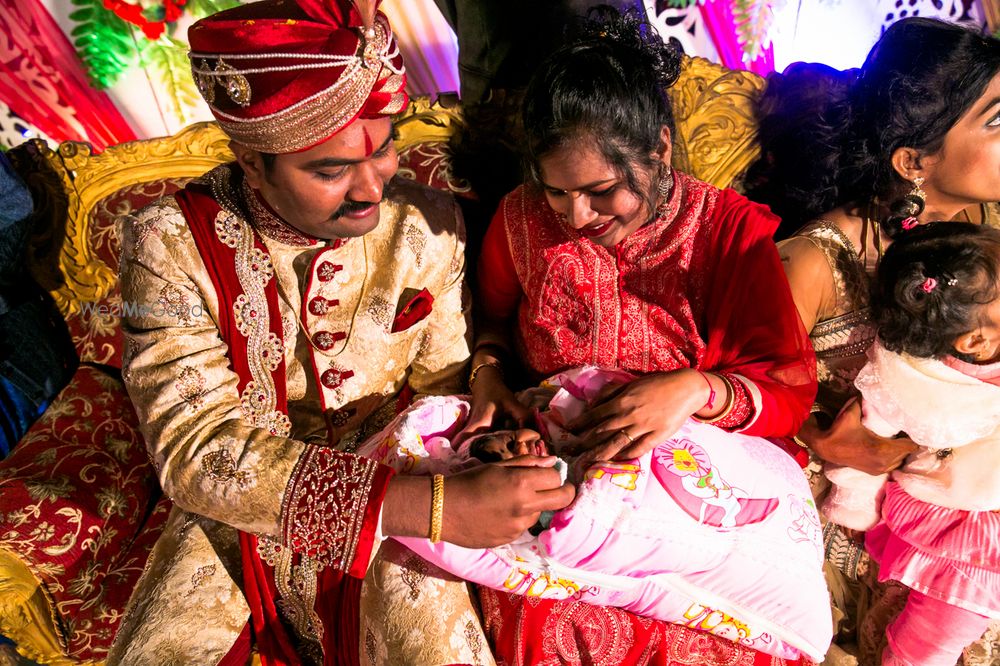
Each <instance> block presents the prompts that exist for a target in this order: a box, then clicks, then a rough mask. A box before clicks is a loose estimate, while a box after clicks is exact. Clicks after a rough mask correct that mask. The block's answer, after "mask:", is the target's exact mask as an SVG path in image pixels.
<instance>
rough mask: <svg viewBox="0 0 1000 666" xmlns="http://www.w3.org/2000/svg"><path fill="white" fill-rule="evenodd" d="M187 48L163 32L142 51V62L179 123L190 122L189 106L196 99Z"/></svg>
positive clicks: (197, 98) (185, 123) (192, 104)
mask: <svg viewBox="0 0 1000 666" xmlns="http://www.w3.org/2000/svg"><path fill="white" fill-rule="evenodd" d="M187 52H188V45H187V44H185V43H184V42H182V41H180V40H179V39H175V38H173V37H171V36H169V35H163V36H162V37H160V38H159V39H158V40H156V41H155V42H149V43H148V45H147V46H146V48H145V49H143V54H142V66H143V67H146V68H150V69H152V70H153V71H154V72H155V73H156V75H157V77H158V78H159V80H160V83H162V84H163V89H164V90H165V91H166V93H167V97H168V99H169V100H170V105H171V107H172V111H173V113H174V115H175V116H176V117H177V118H178V120H180V122H181V124H182V125H187V124H188V122H190V117H189V110H190V108H191V107H193V106H195V105H196V104H197V103H198V100H199V95H198V89H197V88H196V87H195V84H194V79H193V78H192V77H191V63H190V61H189V60H188V57H187Z"/></svg>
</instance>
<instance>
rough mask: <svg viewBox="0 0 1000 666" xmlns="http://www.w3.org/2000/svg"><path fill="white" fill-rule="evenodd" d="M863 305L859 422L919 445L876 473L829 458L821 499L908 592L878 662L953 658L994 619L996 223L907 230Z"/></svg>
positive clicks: (998, 485)
mask: <svg viewBox="0 0 1000 666" xmlns="http://www.w3.org/2000/svg"><path fill="white" fill-rule="evenodd" d="M872 309H873V312H872V315H873V319H874V321H875V323H876V325H877V326H878V330H879V339H878V341H877V342H876V344H875V345H874V346H873V347H872V350H871V351H870V352H869V362H868V364H867V365H866V366H865V367H864V369H863V370H862V371H861V373H860V374H859V375H858V377H857V379H856V381H855V384H856V386H857V387H858V388H859V389H860V390H861V394H862V405H863V412H864V423H865V426H866V427H867V428H869V429H870V430H872V431H874V432H875V433H877V434H879V435H882V436H884V437H891V436H894V435H897V434H900V433H905V434H906V435H907V436H909V437H910V438H911V439H912V440H913V441H914V442H916V443H917V444H919V445H920V446H921V449H920V450H919V451H917V452H916V453H914V454H912V455H911V456H910V457H908V458H907V459H906V461H905V462H904V463H903V465H902V467H900V468H899V469H898V470H896V471H894V472H892V474H891V475H889V476H888V479H886V477H884V476H883V477H872V476H868V475H864V474H862V473H861V472H858V471H856V470H850V469H847V468H839V469H832V470H828V471H827V476H829V477H830V479H831V481H833V482H834V484H835V485H834V488H833V489H832V491H831V494H830V496H829V498H828V500H827V503H826V504H825V505H824V507H823V510H824V513H826V515H827V516H828V517H829V518H830V520H832V521H833V522H836V523H838V524H841V525H845V526H846V527H850V528H854V529H860V530H866V529H867V530H868V533H867V535H866V547H867V549H868V551H869V553H871V555H872V558H873V559H874V560H875V561H876V562H878V563H879V567H880V568H879V579H880V580H883V581H885V580H889V579H892V580H897V581H899V582H901V583H903V584H904V585H906V586H907V587H909V588H910V589H911V590H912V591H911V593H910V595H909V598H908V601H907V604H906V606H905V608H904V610H903V612H902V614H901V615H900V616H899V618H898V619H897V620H896V621H895V622H893V623H892V624H891V625H890V626H889V627H888V629H887V630H886V635H887V638H888V646H887V647H886V649H885V651H884V652H883V656H882V663H883V664H893V665H895V664H904V665H913V666H936V665H938V664H940V665H942V666H953V665H954V664H955V662H956V660H957V659H958V657H959V656H960V655H961V652H962V649H963V648H964V647H965V646H966V645H968V644H970V643H972V642H974V641H975V640H977V639H978V638H979V637H980V636H981V635H982V634H983V632H984V631H985V630H986V628H987V625H988V624H989V622H990V620H991V619H992V618H1000V538H998V537H1000V513H998V510H1000V231H998V230H995V229H991V228H988V227H983V226H977V225H972V224H966V223H957V222H948V223H941V222H938V223H932V224H928V225H926V226H922V227H919V228H917V229H914V230H912V231H910V232H908V233H907V234H905V235H904V236H903V237H901V238H899V239H898V240H896V241H895V242H894V243H893V244H892V246H891V247H890V248H889V249H888V250H887V251H886V253H885V256H884V257H883V258H882V260H881V263H880V265H879V268H878V275H877V283H876V285H875V286H874V290H873V295H872ZM879 505H881V507H880V509H879ZM873 524H874V527H872V525H873ZM869 528H871V529H869Z"/></svg>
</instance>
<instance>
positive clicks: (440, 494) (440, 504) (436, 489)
mask: <svg viewBox="0 0 1000 666" xmlns="http://www.w3.org/2000/svg"><path fill="white" fill-rule="evenodd" d="M443 514H444V476H442V475H440V474H435V475H434V481H433V485H432V490H431V533H430V540H431V543H437V542H438V541H440V540H441V518H442V515H443Z"/></svg>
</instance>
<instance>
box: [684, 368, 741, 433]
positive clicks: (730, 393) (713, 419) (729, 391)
mask: <svg viewBox="0 0 1000 666" xmlns="http://www.w3.org/2000/svg"><path fill="white" fill-rule="evenodd" d="M715 376H716V377H718V378H719V379H721V380H722V383H723V384H725V385H726V404H725V406H724V407H723V408H722V411H721V412H719V413H718V414H716V415H715V416H710V417H707V418H702V417H701V416H698V414H697V412H696V413H694V414H692V417H693V418H694V419H695V420H696V421H701V422H702V423H718V422H719V421H721V420H723V419H724V418H726V417H727V416H729V413H730V412H731V411H733V405H735V404H736V387H734V386H733V383H732V382H731V381H730V380H729V378H728V377H726V376H725V375H715Z"/></svg>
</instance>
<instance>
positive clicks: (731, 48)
mask: <svg viewBox="0 0 1000 666" xmlns="http://www.w3.org/2000/svg"><path fill="white" fill-rule="evenodd" d="M698 10H699V11H700V12H701V18H702V20H703V21H704V22H705V29H706V30H708V34H709V35H710V36H711V37H712V42H713V43H714V44H715V48H716V49H717V50H718V52H719V58H720V59H721V60H722V64H723V65H725V66H726V67H728V68H729V69H748V70H750V71H751V72H753V73H754V74H759V75H761V76H766V75H768V74H770V73H771V72H773V71H774V48H773V47H772V46H771V45H770V44H768V46H767V48H766V49H763V50H762V51H761V54H760V55H759V56H757V58H755V59H754V60H753V61H752V62H750V63H745V62H743V47H742V46H740V43H739V40H738V39H737V37H736V24H735V22H734V20H733V11H732V2H731V1H730V0H707V1H706V2H699V3H698Z"/></svg>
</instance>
